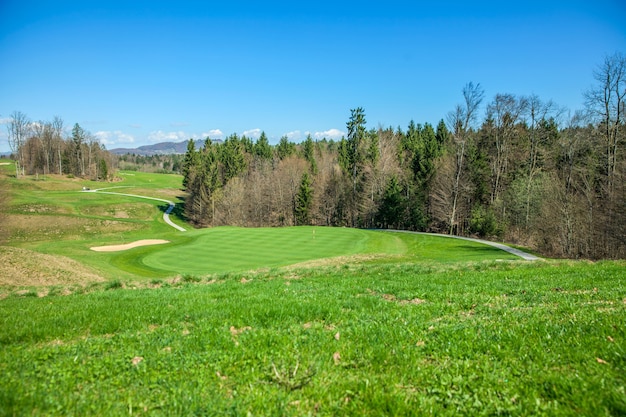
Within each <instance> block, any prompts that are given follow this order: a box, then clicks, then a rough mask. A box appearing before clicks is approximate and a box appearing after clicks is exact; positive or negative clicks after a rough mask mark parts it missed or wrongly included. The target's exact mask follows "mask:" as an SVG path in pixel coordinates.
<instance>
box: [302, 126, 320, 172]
mask: <svg viewBox="0 0 626 417" xmlns="http://www.w3.org/2000/svg"><path fill="white" fill-rule="evenodd" d="M302 154H303V156H304V159H305V160H306V161H307V162H308V163H309V168H310V171H311V173H312V174H313V175H315V174H317V161H316V160H315V144H314V143H313V138H311V135H307V137H306V140H305V141H304V143H303V146H302Z"/></svg>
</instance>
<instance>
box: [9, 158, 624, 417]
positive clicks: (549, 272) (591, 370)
mask: <svg viewBox="0 0 626 417" xmlns="http://www.w3.org/2000/svg"><path fill="white" fill-rule="evenodd" d="M11 168H14V167H7V166H0V172H4V171H6V172H8V173H9V175H10V173H11V171H10V169H11ZM122 174H124V175H122V177H123V178H124V180H123V181H121V182H119V183H115V184H114V185H123V186H124V187H127V188H119V189H117V191H119V192H127V193H132V194H140V195H149V196H153V197H157V198H166V199H169V200H173V201H177V202H180V200H179V199H178V194H179V189H180V186H181V184H180V182H181V177H180V176H169V175H162V174H146V173H140V172H137V173H134V172H133V173H122ZM4 181H6V183H8V184H9V186H10V188H9V190H10V203H9V206H8V208H7V210H6V217H7V218H8V219H9V221H10V223H9V224H8V225H7V224H6V223H5V224H3V225H0V226H2V227H3V228H5V229H3V230H7V236H6V238H7V240H8V244H9V245H11V246H16V247H20V248H23V249H28V250H31V251H35V252H41V253H43V254H49V255H63V256H66V257H68V258H71V259H74V260H77V261H79V262H80V263H82V264H83V265H86V266H88V267H90V268H91V269H93V270H95V271H97V272H98V273H99V274H100V275H101V276H103V277H105V278H106V279H107V280H106V281H104V282H100V283H91V282H85V283H83V285H80V284H77V283H75V282H74V281H71V284H67V285H50V286H48V287H46V288H41V287H24V286H22V287H20V286H19V285H16V286H10V288H9V287H7V288H0V375H2V377H1V378H0V415H64V416H66V415H70V416H71V415H75V416H82V415H151V416H154V415H156V416H158V415H163V416H170V415H359V416H361V415H423V414H434V415H472V416H473V415H624V414H626V377H625V375H626V274H625V273H624V271H626V263H624V262H623V261H622V262H600V263H595V264H592V263H587V262H557V261H540V262H525V261H520V260H519V258H517V257H515V256H513V255H509V254H507V253H505V252H502V251H500V250H498V249H495V248H493V247H490V246H485V245H482V244H477V243H473V242H467V241H461V240H455V239H449V238H438V237H434V236H422V235H415V234H407V233H389V232H376V231H365V230H354V229H340V228H337V229H331V228H322V227H293V228H276V229H242V228H215V229H208V230H189V231H188V232H184V233H181V232H178V231H175V230H173V229H172V228H171V227H169V226H167V225H166V224H165V223H164V222H163V221H162V210H163V206H164V205H163V204H161V203H158V202H152V201H148V200H139V199H133V198H131V197H121V196H113V195H105V194H97V193H95V194H92V193H81V192H79V190H80V189H81V188H82V187H83V186H88V187H90V188H101V187H103V186H106V184H102V183H92V182H89V181H80V180H76V179H67V178H59V177H54V176H51V177H49V178H47V179H46V180H45V181H34V180H33V179H31V178H26V179H20V180H19V181H18V180H15V179H12V178H10V177H8V178H6V177H5V179H4ZM108 185H111V184H108ZM174 217H175V216H174ZM175 220H176V221H177V222H182V219H180V218H176V217H175ZM146 238H162V239H167V240H170V243H169V244H165V245H157V246H148V247H140V248H136V249H133V250H129V251H126V252H119V253H100V252H93V251H91V250H90V249H89V248H90V247H91V246H102V245H107V244H118V243H128V242H132V241H134V240H138V239H146ZM23 249H20V251H17V250H13V251H5V252H6V253H20V254H24V253H28V252H27V251H24V250H23ZM41 259H46V260H48V261H49V260H50V259H55V260H57V258H50V257H41ZM58 259H65V258H58ZM14 261H16V260H15V259H10V258H9V259H5V263H4V264H3V268H7V267H8V266H10V265H9V264H10V263H11V262H14ZM24 261H26V260H24ZM30 261H32V265H31V264H28V266H29V268H30V267H31V266H32V268H33V274H37V273H40V272H41V271H42V270H43V269H41V270H38V269H37V263H36V262H37V259H34V258H33V259H31V260H30ZM293 264H298V265H296V266H290V265H293ZM81 273H85V274H86V272H85V271H82V272H81ZM46 293H47V294H48V295H47V296H43V297H42V295H44V294H46ZM68 293H71V295H64V294H68Z"/></svg>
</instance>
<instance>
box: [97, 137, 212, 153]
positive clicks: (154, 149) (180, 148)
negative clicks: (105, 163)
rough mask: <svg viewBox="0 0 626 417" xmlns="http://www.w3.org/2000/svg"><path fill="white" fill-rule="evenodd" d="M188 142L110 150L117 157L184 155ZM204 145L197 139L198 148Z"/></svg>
mask: <svg viewBox="0 0 626 417" xmlns="http://www.w3.org/2000/svg"><path fill="white" fill-rule="evenodd" d="M187 142H188V141H186V140H184V141H182V142H160V143H155V144H154V145H144V146H139V147H137V148H115V149H110V150H109V152H111V153H112V154H115V155H125V154H134V155H141V156H152V155H170V154H184V153H185V152H186V151H187ZM213 142H214V143H221V142H222V140H221V139H217V140H213ZM203 143H204V140H203V139H196V141H195V145H196V148H198V147H202V144H203Z"/></svg>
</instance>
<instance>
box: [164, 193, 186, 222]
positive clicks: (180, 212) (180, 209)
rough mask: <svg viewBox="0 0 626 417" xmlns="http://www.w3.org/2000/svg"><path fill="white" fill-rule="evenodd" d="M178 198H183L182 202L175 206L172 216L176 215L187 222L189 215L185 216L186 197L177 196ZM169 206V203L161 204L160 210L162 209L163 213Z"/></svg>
mask: <svg viewBox="0 0 626 417" xmlns="http://www.w3.org/2000/svg"><path fill="white" fill-rule="evenodd" d="M176 198H178V199H179V200H182V202H180V203H176V204H175V205H174V208H173V209H172V211H171V212H170V216H174V217H176V218H177V219H180V220H181V221H184V222H187V216H185V197H184V196H176ZM168 208H169V204H160V205H159V210H161V211H162V212H163V213H165V212H166V211H167V209H168Z"/></svg>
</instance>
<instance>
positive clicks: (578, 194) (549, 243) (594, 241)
mask: <svg viewBox="0 0 626 417" xmlns="http://www.w3.org/2000/svg"><path fill="white" fill-rule="evenodd" d="M594 81H595V85H594V87H593V88H591V89H590V90H589V91H586V92H585V93H584V98H585V108H584V109H582V110H578V111H575V112H571V111H569V110H567V109H564V108H562V107H560V106H558V105H557V104H555V103H553V102H552V101H550V100H548V101H545V100H542V99H541V98H540V97H537V96H535V95H531V96H519V95H515V94H496V95H495V96H494V97H492V98H491V99H489V100H488V101H485V97H484V96H485V94H484V90H483V89H482V87H481V86H480V84H473V83H468V84H467V85H466V86H465V87H464V88H463V90H462V100H461V103H460V104H458V105H457V106H456V107H455V108H454V109H453V110H452V111H451V112H450V113H449V114H448V115H447V118H446V120H441V121H440V122H439V123H438V124H437V125H436V126H433V125H431V124H429V123H423V124H420V123H415V122H414V121H410V122H409V123H408V126H407V127H406V128H405V129H402V128H400V127H397V128H391V127H388V128H382V127H378V128H376V129H371V128H369V129H368V127H367V124H366V113H365V110H364V109H363V108H360V107H358V108H355V109H352V110H351V111H350V116H349V119H348V121H347V123H346V130H347V135H346V136H345V137H344V138H342V139H341V140H339V141H332V140H321V141H313V139H312V138H311V137H310V136H309V137H307V139H306V140H305V141H304V142H302V143H300V144H295V143H292V142H290V141H289V140H288V139H287V138H286V137H283V138H281V139H280V142H279V143H278V144H277V145H275V146H272V145H270V144H269V142H268V139H267V137H266V135H265V133H262V134H261V136H260V137H259V138H258V140H256V141H253V140H251V139H250V138H246V137H238V136H237V135H236V134H233V135H231V136H229V137H228V138H226V139H225V140H224V141H223V142H222V143H219V144H216V143H214V142H213V141H211V140H210V139H209V138H207V140H206V141H205V143H204V145H203V146H201V147H200V148H199V149H196V146H195V144H194V142H193V141H189V146H188V149H187V153H186V154H185V157H184V160H183V162H182V174H183V175H184V187H185V190H186V191H187V197H186V201H185V215H186V217H187V219H188V220H189V221H190V222H192V223H193V224H194V225H196V226H197V227H211V226H221V225H237V226H246V227H261V226H284V225H305V224H307V225H308V224H312V225H325V226H341V227H361V228H391V229H403V230H415V231H430V232H439V233H448V234H456V235H475V236H480V237H486V238H497V239H503V240H505V241H507V242H512V243H517V244H520V245H524V246H527V247H531V248H534V249H536V250H537V251H539V252H541V253H542V254H544V255H546V256H555V257H567V258H588V259H600V258H624V256H625V255H626V218H625V213H626V193H625V191H626V190H625V185H624V174H625V163H624V157H623V154H622V152H623V151H624V139H625V127H626V126H625V123H626V118H625V116H624V115H625V113H626V106H625V103H626V58H625V57H624V55H622V54H619V53H616V54H615V55H612V56H608V57H607V58H606V59H605V61H604V63H603V64H602V65H600V66H598V68H597V69H596V71H595V73H594ZM483 108H484V109H486V110H485V111H484V114H482V115H481V114H479V111H480V110H481V109H483Z"/></svg>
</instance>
